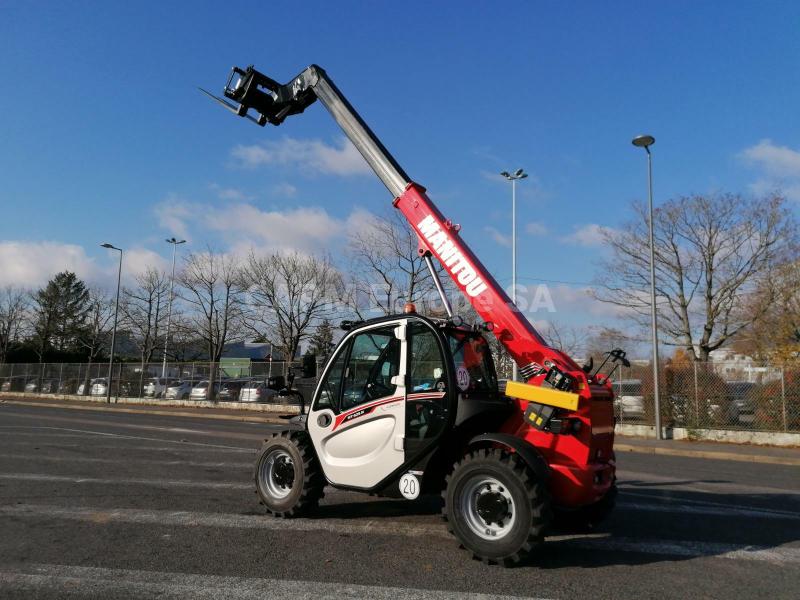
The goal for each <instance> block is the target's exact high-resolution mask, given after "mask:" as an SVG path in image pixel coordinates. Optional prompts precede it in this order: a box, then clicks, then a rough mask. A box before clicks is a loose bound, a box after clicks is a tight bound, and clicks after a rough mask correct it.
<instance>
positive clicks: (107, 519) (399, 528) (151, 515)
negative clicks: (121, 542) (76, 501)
mask: <svg viewBox="0 0 800 600" xmlns="http://www.w3.org/2000/svg"><path fill="white" fill-rule="evenodd" d="M0 517H15V518H33V519H41V518H50V519H68V520H74V521H84V522H91V523H95V524H106V523H132V524H139V525H155V526H161V527H184V526H191V527H217V528H225V529H267V530H273V531H296V532H313V531H326V532H333V533H337V534H342V533H345V534H356V535H363V534H376V535H392V536H401V537H426V538H432V537H435V538H441V539H452V537H451V536H450V534H449V533H448V532H447V530H446V529H445V527H444V524H438V523H425V524H414V523H407V522H398V521H391V520H374V519H373V520H370V519H359V520H353V519H275V518H271V517H268V516H266V515H265V516H251V515H237V514H225V513H203V512H188V511H168V510H143V509H133V508H125V509H94V508H70V507H62V506H47V505H31V504H28V505H25V504H22V505H16V506H4V507H0ZM547 539H548V544H553V545H555V547H556V548H559V547H562V546H563V549H564V550H569V549H581V550H598V551H602V552H612V551H615V552H632V553H639V554H655V555H664V556H680V557H685V558H701V557H713V558H722V559H727V560H747V561H759V562H769V563H773V564H780V565H786V564H800V548H797V547H786V546H777V547H774V548H770V547H767V546H753V545H750V544H731V543H716V542H704V541H694V540H647V539H634V538H615V537H612V536H611V534H608V533H600V534H594V535H566V536H551V537H548V538H547Z"/></svg>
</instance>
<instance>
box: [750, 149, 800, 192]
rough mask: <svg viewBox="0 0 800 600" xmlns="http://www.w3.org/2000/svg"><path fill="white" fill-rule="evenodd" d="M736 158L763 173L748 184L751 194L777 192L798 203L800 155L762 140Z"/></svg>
mask: <svg viewBox="0 0 800 600" xmlns="http://www.w3.org/2000/svg"><path fill="white" fill-rule="evenodd" d="M739 158H740V159H742V160H743V161H744V162H745V163H746V164H748V165H750V166H752V167H754V168H756V169H758V170H760V171H761V172H762V173H763V175H762V176H761V177H760V178H759V179H758V180H756V181H755V182H753V183H751V184H750V190H751V191H752V192H753V193H754V194H757V195H762V194H769V193H772V192H775V191H779V192H781V193H782V194H783V195H784V196H786V198H789V199H790V200H796V201H798V202H800V151H797V150H792V149H791V148H789V147H788V146H778V145H776V144H773V143H772V141H771V140H768V139H764V140H761V141H760V142H759V143H758V144H756V145H755V146H751V147H749V148H745V149H744V150H742V152H740V153H739Z"/></svg>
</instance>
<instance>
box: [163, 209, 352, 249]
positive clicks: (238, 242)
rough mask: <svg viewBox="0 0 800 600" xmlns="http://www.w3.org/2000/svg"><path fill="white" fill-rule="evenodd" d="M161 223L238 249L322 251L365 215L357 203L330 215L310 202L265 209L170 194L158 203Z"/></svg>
mask: <svg viewBox="0 0 800 600" xmlns="http://www.w3.org/2000/svg"><path fill="white" fill-rule="evenodd" d="M155 213H156V215H157V218H158V221H159V224H160V225H161V226H162V227H163V228H165V229H166V230H167V231H168V232H170V233H175V234H176V235H181V236H182V237H184V238H185V239H189V236H188V235H186V234H188V233H189V232H191V234H192V237H193V238H194V240H195V241H196V242H197V243H198V244H200V245H202V243H204V240H216V241H221V242H222V243H223V244H224V246H227V247H228V248H230V249H231V250H232V251H235V252H236V253H239V254H243V253H245V254H246V253H247V252H249V250H250V248H251V247H252V248H253V249H255V250H256V251H272V250H297V251H300V252H312V251H323V250H326V249H329V248H331V247H332V246H336V243H335V240H336V239H337V238H343V237H344V235H345V232H346V230H347V228H348V227H351V226H353V224H352V223H351V221H352V220H353V219H362V220H363V219H365V218H366V217H365V216H360V215H362V213H363V215H366V214H367V213H365V212H364V211H362V210H361V209H354V211H353V212H352V213H351V214H350V216H349V217H347V218H346V219H342V218H339V217H335V216H333V215H330V214H329V213H328V212H327V211H326V210H325V209H324V208H320V207H315V206H310V207H309V206H307V207H297V208H287V209H281V210H278V209H273V210H264V209H261V208H259V207H257V206H254V205H253V204H250V203H247V202H239V203H230V204H225V205H224V206H219V205H212V204H204V203H197V202H188V201H177V200H174V199H168V200H166V201H165V202H163V203H162V204H160V205H158V206H156V208H155Z"/></svg>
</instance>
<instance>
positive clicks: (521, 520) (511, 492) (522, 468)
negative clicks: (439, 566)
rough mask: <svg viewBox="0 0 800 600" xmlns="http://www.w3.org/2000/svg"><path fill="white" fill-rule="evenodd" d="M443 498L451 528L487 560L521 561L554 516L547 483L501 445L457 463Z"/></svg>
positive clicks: (542, 534)
mask: <svg viewBox="0 0 800 600" xmlns="http://www.w3.org/2000/svg"><path fill="white" fill-rule="evenodd" d="M442 496H443V497H444V509H443V515H444V517H445V519H446V520H447V527H448V529H449V530H450V532H451V533H452V534H453V535H455V536H456V538H458V540H459V541H460V542H461V544H462V545H463V546H464V547H465V548H466V549H467V550H469V551H470V552H472V555H473V557H474V558H477V559H480V560H483V561H484V562H488V563H501V564H504V565H506V566H511V565H514V564H516V563H518V562H520V561H522V560H524V559H525V558H526V557H527V556H528V555H530V554H531V553H532V552H533V551H534V550H535V549H536V548H537V547H538V546H539V545H540V544H541V543H542V541H543V540H544V533H545V531H546V530H547V528H548V526H549V525H550V522H551V520H552V517H551V511H550V500H549V497H548V494H547V489H546V487H545V482H544V481H541V480H540V479H539V478H538V477H537V476H536V474H535V473H534V472H533V470H532V469H531V468H530V467H528V465H527V464H525V462H524V461H523V460H522V459H521V458H520V457H519V456H518V455H517V454H512V453H509V452H506V451H503V450H499V449H485V450H479V451H476V452H471V453H470V454H468V455H467V456H465V457H464V458H463V459H462V460H461V461H459V462H458V463H456V465H455V467H454V468H453V472H452V473H451V474H450V475H449V476H448V477H447V487H446V488H445V491H444V492H443V494H442Z"/></svg>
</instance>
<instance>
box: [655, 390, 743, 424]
mask: <svg viewBox="0 0 800 600" xmlns="http://www.w3.org/2000/svg"><path fill="white" fill-rule="evenodd" d="M669 402H670V405H671V408H672V416H673V418H674V419H675V422H676V424H678V425H692V426H695V427H704V426H719V425H737V424H738V423H739V407H738V405H737V404H736V403H735V402H733V401H732V400H731V399H730V398H727V397H725V396H722V395H717V396H714V395H710V396H709V395H706V396H700V397H698V398H687V397H686V396H682V395H678V394H674V395H672V396H670V397H669Z"/></svg>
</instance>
